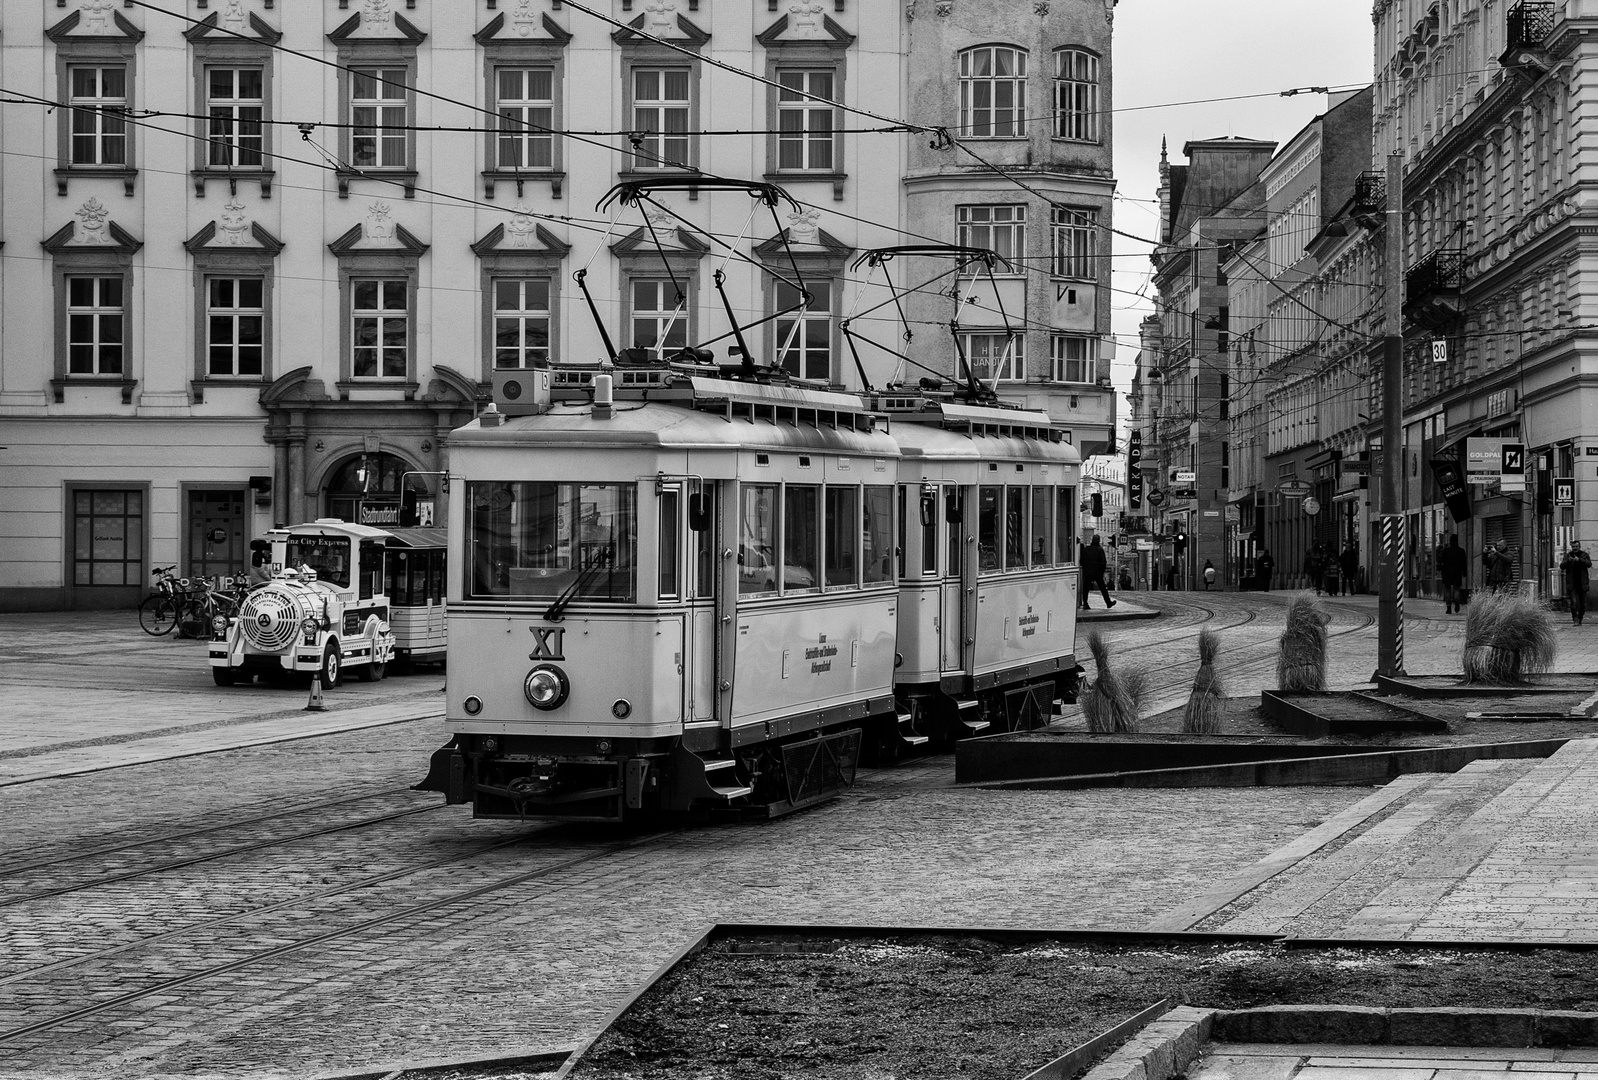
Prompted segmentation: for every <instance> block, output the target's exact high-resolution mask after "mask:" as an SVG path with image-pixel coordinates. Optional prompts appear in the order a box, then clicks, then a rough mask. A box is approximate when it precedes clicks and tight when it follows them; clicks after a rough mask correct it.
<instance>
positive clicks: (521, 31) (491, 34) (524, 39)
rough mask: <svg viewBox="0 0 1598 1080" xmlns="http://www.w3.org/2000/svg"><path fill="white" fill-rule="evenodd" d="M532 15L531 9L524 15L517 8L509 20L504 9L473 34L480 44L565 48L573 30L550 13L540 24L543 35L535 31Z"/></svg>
mask: <svg viewBox="0 0 1598 1080" xmlns="http://www.w3.org/2000/svg"><path fill="white" fill-rule="evenodd" d="M531 16H532V13H531V12H530V11H529V12H527V14H526V16H523V14H522V12H521V10H517V11H515V12H512V13H511V17H510V19H509V20H507V19H506V18H505V13H504V12H503V11H502V12H500V13H499V14H498V15H495V16H494V17H493V18H492V19H490V20H488V23H487V25H485V26H484V27H483V28H482V29H481V30H479V31H477V33H475V34H473V35H472V36H473V37H474V38H476V39H477V43H478V44H479V45H543V46H551V45H553V46H554V47H556V48H559V49H564V48H565V47H566V45H567V43H568V42H570V41H571V39H572V34H571V31H569V30H567V29H566V28H565V27H563V26H561V25H560V23H558V22H556V21H555V20H554V19H552V18H550V17H549V16H548V15H544V16H542V19H541V21H540V22H539V24H538V26H539V28H540V29H541V30H542V31H543V35H542V36H539V35H538V34H536V33H534V31H533V20H532V17H531Z"/></svg>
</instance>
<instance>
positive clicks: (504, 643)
mask: <svg viewBox="0 0 1598 1080" xmlns="http://www.w3.org/2000/svg"><path fill="white" fill-rule="evenodd" d="M527 375H528V376H529V377H530V378H532V379H539V380H544V379H549V378H550V375H551V373H549V372H529V373H527ZM560 377H561V378H562V379H565V380H567V381H568V382H569V383H592V384H595V387H594V391H593V393H592V395H591V396H590V393H589V392H587V391H586V390H585V389H582V388H581V387H578V388H576V391H575V392H570V391H568V392H563V391H562V390H561V389H560V388H559V387H557V388H555V389H554V391H553V396H554V399H555V400H553V401H552V402H551V403H549V404H548V405H547V406H546V405H544V404H542V403H541V402H537V401H531V402H529V397H534V398H536V397H537V396H538V395H537V394H533V395H527V396H523V397H521V398H520V399H509V398H508V397H507V396H506V395H505V394H503V393H502V394H499V395H497V396H499V397H500V399H501V401H502V402H506V401H516V404H513V405H512V410H513V411H515V412H521V413H524V415H507V416H506V417H505V418H504V419H503V420H502V421H499V418H498V416H497V415H496V414H494V413H490V414H489V416H488V417H487V418H486V419H484V420H479V421H475V422H473V423H472V424H470V425H468V426H467V427H466V428H463V429H461V430H459V431H457V432H455V433H454V434H453V435H452V436H451V438H450V447H451V464H452V473H453V477H452V478H458V479H456V482H457V483H460V484H461V488H460V490H462V491H463V492H464V497H462V498H458V499H455V500H453V506H452V507H451V515H452V516H451V521H450V529H449V533H450V537H451V558H450V574H451V587H450V595H451V598H452V599H451V603H450V606H449V644H450V659H449V668H448V676H447V698H448V705H447V719H448V724H449V726H450V730H451V731H452V733H454V736H455V738H454V741H453V743H452V744H451V746H449V747H446V748H444V749H443V750H441V751H439V753H438V754H436V755H435V757H434V767H433V770H432V773H431V774H430V777H429V782H428V785H427V786H430V787H434V788H437V789H439V790H442V791H444V792H445V793H446V796H447V798H448V800H449V801H451V802H466V801H470V802H471V803H472V804H473V811H474V814H475V815H476V816H478V817H518V816H523V815H530V816H540V817H561V818H567V819H574V820H600V821H616V820H621V819H623V818H625V817H628V816H632V815H635V814H639V813H650V812H660V811H692V810H701V809H705V808H714V807H733V806H739V807H741V806H751V805H752V806H760V807H765V808H767V810H768V812H775V811H780V810H784V809H788V808H793V807H797V806H801V805H805V804H807V803H808V802H812V801H815V800H817V799H819V798H821V797H826V796H829V795H831V794H833V793H834V792H835V791H836V790H837V789H838V788H839V787H840V786H842V785H844V784H846V783H848V782H850V781H852V777H853V772H854V767H855V761H856V758H857V754H858V750H859V745H860V740H861V736H862V732H863V731H865V730H868V729H873V730H874V729H877V728H881V727H888V728H891V726H892V725H893V724H894V723H895V710H894V704H893V700H894V657H895V638H896V633H897V617H898V590H897V588H896V582H895V580H894V578H895V573H894V570H895V568H894V531H893V498H894V496H893V485H894V483H895V479H896V469H897V458H898V448H897V446H896V444H895V443H894V441H893V439H892V438H891V437H890V436H889V435H888V434H887V433H886V431H885V430H883V427H882V425H881V424H880V423H879V421H878V418H877V417H876V416H875V415H874V414H873V412H872V411H871V410H870V409H868V408H866V406H865V404H864V403H863V402H862V401H861V400H860V399H859V398H857V397H854V396H852V395H846V394H834V393H825V392H820V391H814V390H808V389H801V388H797V387H793V386H783V385H767V384H763V383H743V382H737V381H733V380H723V379H716V378H702V377H690V376H686V375H682V374H680V373H674V372H671V371H668V370H665V369H660V368H657V369H653V370H646V371H624V372H618V374H617V378H618V379H624V380H626V382H625V383H624V385H623V387H622V388H621V389H620V390H619V391H618V392H617V393H616V395H615V398H616V399H615V401H614V403H613V404H612V403H611V402H610V398H609V389H610V388H609V387H608V386H606V385H605V384H606V383H608V382H609V381H610V379H611V376H610V375H594V374H592V373H582V372H574V371H565V372H561V373H560ZM496 421H498V422H496Z"/></svg>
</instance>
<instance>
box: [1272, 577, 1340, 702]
mask: <svg viewBox="0 0 1598 1080" xmlns="http://www.w3.org/2000/svg"><path fill="white" fill-rule="evenodd" d="M1331 621H1332V617H1331V616H1330V615H1328V614H1327V613H1326V609H1325V608H1324V607H1322V606H1321V605H1320V603H1319V602H1318V601H1316V599H1315V598H1314V597H1312V596H1310V595H1309V594H1308V593H1300V594H1298V595H1297V596H1295V597H1293V602H1292V604H1290V605H1289V606H1288V608H1287V629H1285V630H1283V631H1282V652H1281V655H1280V656H1278V657H1277V659H1276V685H1277V686H1278V687H1280V688H1281V689H1283V690H1325V689H1326V624H1327V623H1329V622H1331Z"/></svg>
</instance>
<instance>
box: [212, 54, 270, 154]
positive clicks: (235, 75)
mask: <svg viewBox="0 0 1598 1080" xmlns="http://www.w3.org/2000/svg"><path fill="white" fill-rule="evenodd" d="M205 86H206V115H207V116H208V117H209V118H210V120H209V125H210V126H209V129H208V131H207V136H206V137H207V140H208V143H209V150H208V153H207V157H206V164H208V165H212V166H219V167H222V168H233V169H258V168H260V167H261V160H262V159H261V149H262V142H261V138H262V124H261V118H262V115H263V112H262V110H263V108H264V95H265V80H264V77H263V75H262V72H261V69H260V68H220V67H219V68H209V69H207V71H206V73H205Z"/></svg>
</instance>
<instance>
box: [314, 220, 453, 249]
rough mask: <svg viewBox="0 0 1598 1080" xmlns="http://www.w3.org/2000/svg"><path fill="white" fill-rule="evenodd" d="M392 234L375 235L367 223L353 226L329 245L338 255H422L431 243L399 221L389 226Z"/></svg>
mask: <svg viewBox="0 0 1598 1080" xmlns="http://www.w3.org/2000/svg"><path fill="white" fill-rule="evenodd" d="M389 228H391V229H392V230H393V235H392V236H383V235H379V236H373V235H371V230H369V229H368V227H367V226H366V225H365V224H361V225H355V226H352V227H351V228H350V229H349V231H348V232H346V233H345V234H344V235H343V236H340V237H339V238H338V239H337V240H334V241H333V242H332V243H331V244H329V245H327V248H328V250H329V251H331V252H332V253H333V254H334V255H337V256H347V255H411V256H418V257H419V256H421V255H423V254H425V253H426V251H427V249H428V248H429V247H430V246H431V245H430V244H424V243H422V241H420V240H418V239H417V238H416V237H415V236H414V235H413V234H412V233H411V231H410V230H409V229H407V228H406V227H405V226H403V225H400V224H398V223H396V224H393V225H391V226H389Z"/></svg>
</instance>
